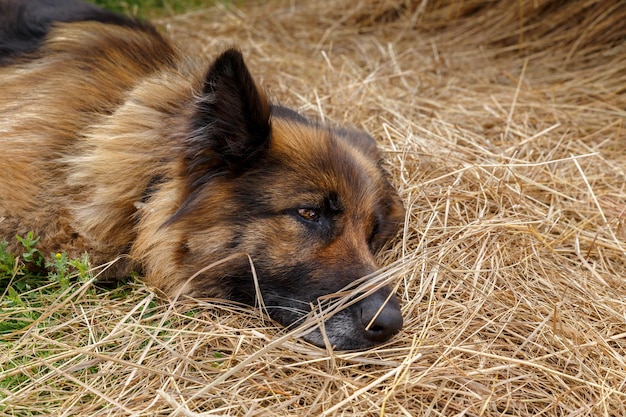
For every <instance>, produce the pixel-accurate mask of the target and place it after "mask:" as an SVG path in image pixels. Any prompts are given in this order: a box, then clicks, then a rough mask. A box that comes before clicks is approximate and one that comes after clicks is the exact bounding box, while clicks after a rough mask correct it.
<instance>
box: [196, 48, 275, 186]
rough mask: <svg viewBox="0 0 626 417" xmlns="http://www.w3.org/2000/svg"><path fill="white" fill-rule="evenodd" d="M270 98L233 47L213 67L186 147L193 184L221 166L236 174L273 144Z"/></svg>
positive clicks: (203, 181) (206, 177)
mask: <svg viewBox="0 0 626 417" xmlns="http://www.w3.org/2000/svg"><path fill="white" fill-rule="evenodd" d="M270 133H271V126H270V104H269V102H268V100H267V98H266V96H265V94H264V93H263V91H262V90H260V89H259V88H258V87H257V85H256V83H255V82H254V80H253V79H252V76H251V75H250V72H249V71H248V68H247V66H246V64H245V62H244V59H243V56H242V55H241V52H239V51H238V50H236V49H229V50H227V51H225V52H224V53H222V54H221V55H220V56H219V57H218V58H217V59H216V60H215V62H213V64H212V65H211V67H210V68H209V70H208V72H207V74H206V77H205V80H204V88H203V91H202V97H201V99H200V100H199V101H198V103H197V110H196V113H195V116H194V119H193V121H192V136H191V138H190V139H189V142H188V144H187V149H186V168H187V175H188V179H189V182H190V186H191V188H195V187H196V186H198V185H201V184H203V183H205V182H206V181H207V180H208V179H210V178H211V177H212V176H214V175H215V174H216V171H220V172H224V171H226V172H229V173H231V174H235V175H237V174H238V173H241V172H243V171H245V169H246V167H248V166H249V165H250V164H251V163H252V162H253V161H254V160H255V158H256V157H258V155H259V154H262V153H263V152H264V151H265V150H266V149H267V148H268V145H269V139H270Z"/></svg>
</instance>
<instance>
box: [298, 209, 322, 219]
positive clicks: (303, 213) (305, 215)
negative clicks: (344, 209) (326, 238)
mask: <svg viewBox="0 0 626 417" xmlns="http://www.w3.org/2000/svg"><path fill="white" fill-rule="evenodd" d="M297 213H298V216H300V217H301V218H302V219H304V220H306V221H309V222H317V221H319V219H320V214H319V212H318V211H317V210H315V209H310V208H301V209H298V211H297Z"/></svg>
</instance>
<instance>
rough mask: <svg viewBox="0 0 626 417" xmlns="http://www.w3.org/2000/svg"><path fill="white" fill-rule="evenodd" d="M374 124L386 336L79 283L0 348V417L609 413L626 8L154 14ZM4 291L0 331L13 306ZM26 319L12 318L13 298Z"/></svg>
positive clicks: (623, 284)
mask: <svg viewBox="0 0 626 417" xmlns="http://www.w3.org/2000/svg"><path fill="white" fill-rule="evenodd" d="M156 23H157V24H158V25H159V27H160V28H162V29H163V31H165V32H167V33H169V35H170V36H171V37H172V38H174V39H175V40H176V41H177V42H178V43H179V44H180V45H182V47H183V48H184V49H186V50H189V51H190V52H191V53H194V54H199V53H201V54H207V55H215V54H216V53H217V52H218V51H219V50H221V49H223V48H225V47H227V46H230V45H233V44H234V45H237V46H239V47H240V48H241V49H242V51H243V52H244V54H245V55H246V56H247V57H248V62H249V65H250V67H251V68H252V71H253V73H254V75H255V76H256V77H257V78H258V80H259V81H260V83H261V84H262V85H263V86H264V87H265V88H266V89H267V90H268V92H269V94H270V96H272V97H275V98H276V99H277V100H280V101H281V102H282V103H284V104H286V105H289V106H292V107H295V108H298V109H300V110H301V111H302V112H304V113H306V114H308V115H312V116H317V117H319V118H321V119H325V120H329V121H335V122H339V123H347V124H352V125H355V126H358V127H362V128H365V129H367V130H368V131H370V132H371V133H372V134H373V135H374V136H375V137H376V138H377V139H378V140H379V143H380V145H381V147H382V148H383V149H384V151H385V155H386V157H387V161H388V168H389V170H390V172H391V173H392V176H393V179H394V183H395V184H396V185H397V187H398V189H399V190H400V193H401V195H402V197H403V199H404V202H405V205H406V208H407V216H406V222H405V225H404V230H403V232H402V234H401V235H399V236H398V238H397V239H396V241H395V242H394V244H393V245H392V246H391V247H389V248H387V249H386V250H385V251H384V252H383V253H381V255H380V256H381V259H383V262H384V263H386V264H387V265H389V267H387V268H385V269H384V270H383V271H382V273H381V274H380V277H379V280H383V281H387V282H391V283H393V284H394V285H396V287H397V292H398V294H399V295H400V297H401V298H402V302H403V312H404V316H405V322H406V326H405V328H404V330H403V331H402V332H401V333H400V334H399V335H398V336H397V337H395V338H394V339H393V340H392V341H391V342H389V343H388V344H386V345H384V346H381V347H379V348H376V349H372V350H370V351H365V352H330V351H324V350H322V349H319V348H315V347H313V346H311V345H309V344H307V343H306V342H303V341H301V340H300V339H298V338H297V337H295V336H297V334H298V333H299V332H300V331H301V329H296V330H295V331H293V332H290V333H288V332H286V331H285V330H284V329H281V328H280V327H278V326H276V325H275V324H274V323H272V322H271V321H269V320H268V319H267V318H266V317H264V316H263V315H262V314H261V313H260V312H258V311H256V310H254V309H252V308H246V307H239V306H234V305H232V304H224V303H221V302H219V301H216V300H181V301H180V302H179V303H177V304H170V303H168V302H166V301H162V300H159V299H158V298H157V297H156V295H155V294H154V293H152V292H151V291H150V290H149V289H146V288H145V287H143V286H142V285H140V284H129V286H134V287H136V288H134V289H133V291H129V290H128V288H129V287H126V288H123V289H117V290H106V289H95V287H94V282H93V280H92V281H88V282H84V283H75V284H73V285H72V286H70V287H69V288H68V290H67V291H66V292H64V293H61V294H60V295H58V296H57V297H55V298H54V299H50V300H46V301H45V302H42V304H41V307H40V311H37V313H38V315H37V318H36V319H34V320H33V321H32V323H30V324H29V325H28V326H25V327H24V328H23V329H21V330H19V331H14V332H12V333H9V334H5V335H3V336H2V337H3V338H4V339H5V340H4V341H3V342H2V343H0V416H14V415H16V416H30V415H62V416H70V415H84V416H104V415H114V416H166V415H167V416H359V417H365V416H422V415H424V416H487V417H491V416H619V415H626V3H625V2H623V1H620V0H614V1H609V0H606V1H604V0H600V1H596V0H572V1H568V2H562V1H559V0H519V1H515V2H513V1H505V0H500V1H498V0H494V1H485V0H481V1H479V0H439V1H435V0H431V1H428V0H423V1H420V0H350V1H348V0H320V1H300V0H291V1H287V0H285V1H278V0H276V1H264V2H253V1H250V2H245V3H244V4H243V5H241V6H216V7H212V8H208V9H206V8H205V9H201V10H196V11H190V12H188V13H186V14H183V15H178V16H174V17H171V18H163V19H162V20H157V21H156ZM3 297H5V298H3V299H0V303H3V304H0V321H2V320H8V319H10V318H11V315H12V314H18V313H19V314H23V313H24V311H23V309H24V308H25V307H23V306H22V307H20V306H19V305H13V306H12V307H11V308H8V307H7V306H8V305H9V304H8V302H7V300H6V294H5V295H4V296H3ZM20 309H22V310H20Z"/></svg>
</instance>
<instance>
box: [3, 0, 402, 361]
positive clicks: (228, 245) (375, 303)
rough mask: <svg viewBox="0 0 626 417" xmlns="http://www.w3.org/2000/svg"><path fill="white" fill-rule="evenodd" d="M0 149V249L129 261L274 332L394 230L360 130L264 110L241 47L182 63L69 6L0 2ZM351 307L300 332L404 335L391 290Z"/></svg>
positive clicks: (356, 273)
mask: <svg viewBox="0 0 626 417" xmlns="http://www.w3.org/2000/svg"><path fill="white" fill-rule="evenodd" d="M0 153H1V154H0V240H7V241H10V242H15V239H14V237H15V236H16V235H21V236H23V235H24V234H25V233H27V232H28V231H33V232H34V233H35V234H36V235H38V236H40V238H41V240H40V242H39V246H38V247H39V249H40V250H41V251H42V252H43V253H52V252H57V251H66V252H67V253H68V255H69V256H80V255H82V254H83V253H85V252H86V253H88V254H89V256H90V259H91V261H92V263H98V264H100V263H104V262H107V261H111V260H112V259H114V258H115V257H117V256H119V255H127V256H123V257H122V259H121V261H119V262H117V263H116V264H115V269H114V270H112V272H111V274H112V275H114V276H116V277H124V276H127V274H128V273H130V272H131V271H133V270H134V271H137V272H140V273H141V274H142V275H143V276H144V277H145V282H146V283H147V284H148V285H151V286H154V287H156V288H158V289H160V290H162V291H163V292H164V293H165V294H167V295H168V296H171V297H176V296H178V295H180V294H189V295H192V296H210V297H220V298H225V299H230V300H234V301H237V302H242V303H246V304H249V305H254V304H255V303H257V302H258V300H259V298H261V299H262V300H263V303H264V304H265V306H266V309H267V311H268V312H269V314H270V316H271V317H272V318H273V319H275V320H276V321H278V322H279V323H281V324H283V325H285V326H293V325H295V324H298V323H300V322H302V320H303V319H304V317H305V316H306V315H307V314H308V313H309V312H310V311H311V308H312V306H315V305H317V300H318V298H319V297H321V296H324V295H328V294H331V293H334V292H337V291H339V290H341V289H343V288H345V287H346V286H349V285H350V284H351V283H353V282H354V281H355V280H357V279H359V278H361V277H363V276H366V275H368V274H371V273H373V272H375V271H376V270H377V265H376V261H375V257H374V254H375V253H376V251H377V250H379V249H380V248H381V247H382V246H383V245H384V244H385V242H387V241H388V240H389V239H390V238H391V237H393V236H394V234H396V231H397V229H398V226H399V224H400V222H401V221H402V219H403V208H402V204H401V202H400V199H399V197H398V195H397V193H396V191H394V189H393V188H392V187H391V185H390V182H389V180H388V176H387V174H386V173H385V171H384V170H383V168H382V167H381V155H380V153H379V151H378V150H377V147H376V144H375V142H374V140H373V139H372V137H370V136H369V135H368V134H366V133H365V132H362V131H359V130H355V129H351V128H337V127H328V126H325V125H322V124H321V123H319V122H317V121H315V120H310V119H309V118H305V117H304V116H302V115H300V114H298V113H297V112H295V111H293V110H290V109H288V108H285V107H282V106H280V105H276V104H271V103H270V102H269V101H268V98H267V97H266V95H265V93H264V92H263V90H261V89H260V88H259V87H258V86H257V84H256V83H255V82H254V80H253V78H252V77H251V75H250V73H249V71H248V68H247V66H246V64H245V63H244V60H243V57H242V55H241V53H240V52H239V51H238V50H235V49H228V50H226V51H224V52H223V53H221V54H220V55H219V56H217V58H216V59H215V60H213V61H212V62H211V61H206V60H204V59H203V58H200V57H190V56H182V54H181V52H180V51H179V50H178V49H177V48H176V47H175V46H173V45H172V44H171V43H170V42H169V41H168V40H166V39H165V38H164V37H163V36H162V35H161V34H159V33H158V32H157V31H156V29H155V28H154V27H153V26H151V25H150V24H148V23H145V22H142V21H139V20H136V19H134V18H130V17H126V16H122V15H118V14H115V13H113V12H110V11H106V10H104V9H101V8H99V7H96V6H94V5H91V4H88V3H82V2H81V1H80V0H0ZM12 245H13V246H10V249H12V250H18V248H17V244H15V243H13V244H12ZM353 300H354V302H353V303H352V305H350V306H349V307H347V308H345V309H343V310H341V311H339V312H338V313H336V314H335V315H333V316H331V317H330V318H328V319H326V321H325V322H324V325H323V326H322V327H323V329H324V330H323V331H322V330H320V329H317V330H315V331H313V332H311V333H309V334H308V335H307V336H305V339H307V340H308V341H310V342H311V343H313V344H316V345H319V346H324V345H325V343H326V342H325V341H328V342H330V344H331V345H332V346H334V347H335V348H337V349H363V348H367V347H370V346H374V345H376V344H379V343H382V342H385V341H387V340H388V339H390V338H391V337H392V336H393V335H394V334H396V333H397V332H398V331H399V330H400V328H401V327H402V315H401V313H400V307H399V303H398V300H397V299H396V298H395V297H394V296H393V295H392V294H391V288H389V287H384V288H382V289H379V290H377V291H375V292H373V293H372V294H371V295H368V296H367V297H363V298H362V299H361V300H360V301H357V300H358V299H357V298H354V299H353ZM323 332H325V334H326V338H325V337H324V336H323V334H322V333H323Z"/></svg>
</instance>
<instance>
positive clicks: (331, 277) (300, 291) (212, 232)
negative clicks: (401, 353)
mask: <svg viewBox="0 0 626 417" xmlns="http://www.w3.org/2000/svg"><path fill="white" fill-rule="evenodd" d="M196 106H197V107H196V111H195V114H194V116H193V120H192V122H191V129H190V130H191V132H192V133H191V134H190V135H189V138H188V139H187V140H186V142H185V143H184V158H183V162H182V164H181V169H182V171H183V173H182V177H184V178H185V183H186V184H185V187H186V191H185V193H184V196H183V198H182V202H181V204H180V207H179V209H178V211H177V212H176V213H175V214H174V215H173V216H172V217H171V218H170V219H169V221H168V227H176V228H177V229H178V230H179V231H182V232H181V236H183V238H182V240H183V242H182V243H181V246H180V251H179V252H180V253H179V258H180V261H179V264H180V265H181V268H189V274H192V273H193V272H195V271H194V269H195V270H196V271H197V270H199V269H200V268H202V267H203V266H205V265H208V264H211V263H214V262H215V261H216V259H219V258H220V257H221V258H223V257H225V256H227V255H229V254H247V255H248V256H249V258H248V257H246V256H241V257H239V258H235V259H234V260H232V261H230V262H226V263H224V264H222V265H218V266H215V267H214V268H210V269H208V270H207V271H206V272H205V273H203V274H200V275H199V276H198V277H197V278H196V279H194V280H193V282H191V283H190V284H189V285H190V287H191V288H190V292H193V293H205V294H209V295H216V294H217V295H220V296H224V297H226V298H229V299H232V300H235V301H240V302H243V303H247V304H251V305H254V304H255V302H257V301H258V299H259V297H261V298H262V301H263V303H264V304H265V306H266V308H267V310H268V312H269V313H270V315H271V317H272V318H274V319H275V320H277V321H278V322H280V323H281V324H283V325H285V326H293V325H296V324H298V323H300V322H301V321H302V320H303V318H304V317H305V316H306V315H307V314H308V313H309V312H310V311H311V306H312V305H317V303H318V302H317V300H318V298H319V297H322V296H325V295H328V294H331V293H334V292H337V291H339V290H341V289H343V288H345V287H347V286H349V285H350V284H351V283H353V282H354V281H355V280H357V279H359V278H361V277H363V276H366V275H369V274H371V273H373V272H375V271H376V270H377V269H378V265H377V263H376V260H375V253H376V252H377V251H378V250H379V249H380V248H381V247H382V246H383V245H384V244H385V243H386V242H387V241H388V240H389V239H390V238H391V237H393V236H394V235H395V234H396V232H397V229H398V226H399V224H400V222H401V221H402V218H403V208H402V204H401V202H400V199H399V197H398V195H397V193H396V191H395V190H394V189H393V188H392V187H391V185H390V183H389V181H388V179H387V175H386V173H385V171H384V169H383V168H382V167H381V157H380V154H379V151H378V149H377V147H376V143H375V141H374V140H373V139H372V138H371V137H370V136H369V135H367V134H366V133H364V132H361V131H358V130H352V129H343V128H330V127H328V126H325V125H322V124H320V123H318V122H316V121H312V120H309V119H307V118H305V117H303V116H301V115H300V114H298V113H296V112H294V111H292V110H289V109H287V108H285V107H281V106H275V105H271V104H270V103H269V102H268V100H267V99H266V97H265V95H264V94H263V92H262V91H261V90H260V89H259V88H257V86H256V84H255V83H254V81H253V79H252V77H251V76H250V74H249V72H248V69H247V67H246V65H245V63H244V61H243V58H242V56H241V54H240V53H239V52H238V51H235V50H228V51H226V52H224V53H223V54H222V55H221V56H220V57H218V58H217V60H216V61H215V62H214V63H213V65H212V66H211V68H210V69H209V71H208V73H207V74H206V77H205V80H204V87H203V91H202V93H201V97H200V98H199V99H198V102H197V104H196ZM250 260H251V262H250ZM183 265H184V266H183ZM251 265H252V267H251ZM255 278H256V279H255ZM323 327H324V329H325V330H324V331H325V334H326V336H327V338H328V340H329V341H330V343H331V345H334V346H335V347H337V348H339V349H357V348H365V347H369V346H373V345H375V344H378V343H381V342H384V341H386V340H388V339H389V338H390V337H392V336H393V335H394V334H395V333H397V332H398V331H399V330H400V328H401V327H402V316H401V313H400V308H399V304H398V301H397V299H396V298H395V297H394V296H393V295H391V289H390V288H388V287H385V288H382V289H379V290H378V291H376V292H375V293H373V294H372V295H370V296H368V297H366V298H364V299H362V300H361V301H358V302H356V303H353V304H352V305H351V306H350V307H348V308H345V309H344V310H341V311H339V312H338V313H337V314H335V315H333V316H332V317H331V318H329V319H328V320H326V321H325V322H324V326H323ZM305 338H306V339H307V340H309V341H311V342H312V343H315V344H317V345H323V343H324V338H323V336H322V331H321V330H319V329H318V330H316V331H313V332H312V333H309V334H308V336H306V337H305Z"/></svg>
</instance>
